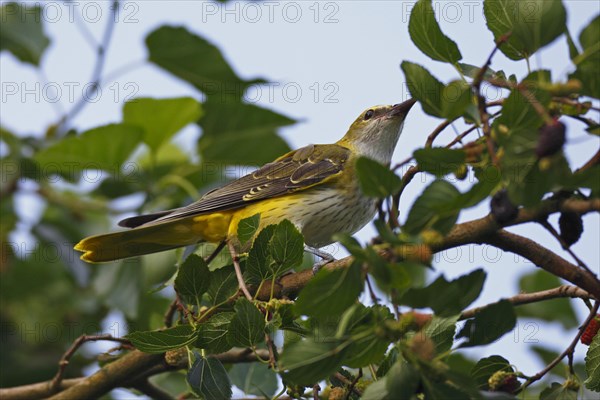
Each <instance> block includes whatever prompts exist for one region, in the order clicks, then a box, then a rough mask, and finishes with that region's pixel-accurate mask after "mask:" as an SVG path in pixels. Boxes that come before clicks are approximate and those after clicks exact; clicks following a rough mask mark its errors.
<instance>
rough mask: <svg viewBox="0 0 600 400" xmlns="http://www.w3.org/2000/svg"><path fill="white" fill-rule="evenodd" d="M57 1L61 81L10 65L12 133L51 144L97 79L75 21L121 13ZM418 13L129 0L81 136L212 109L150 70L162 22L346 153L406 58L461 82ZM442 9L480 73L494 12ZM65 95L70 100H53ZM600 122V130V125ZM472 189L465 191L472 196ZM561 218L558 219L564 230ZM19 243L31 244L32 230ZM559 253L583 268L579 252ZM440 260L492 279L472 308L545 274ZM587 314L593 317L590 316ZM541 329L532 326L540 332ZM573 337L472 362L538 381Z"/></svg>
mask: <svg viewBox="0 0 600 400" xmlns="http://www.w3.org/2000/svg"><path fill="white" fill-rule="evenodd" d="M2 3H4V2H2ZM44 3H45V4H46V7H47V8H46V12H45V15H44V20H45V31H46V33H47V35H48V36H49V37H50V38H51V40H52V43H51V46H50V47H49V48H48V49H47V50H46V53H45V54H44V57H43V59H42V67H43V71H44V74H45V78H44V79H45V80H47V82H50V83H51V84H50V85H49V86H44V83H41V84H39V83H36V82H38V81H39V80H40V79H41V77H40V75H39V74H38V73H37V72H36V70H35V69H34V68H32V67H30V66H28V65H26V64H23V63H20V62H18V60H16V59H15V58H14V57H13V56H12V55H10V54H7V53H5V52H3V53H2V54H1V55H0V73H1V78H2V85H3V88H2V110H1V117H2V125H3V126H5V127H7V128H8V129H10V130H12V131H15V132H17V133H19V134H30V135H36V136H41V135H43V134H44V132H45V129H46V128H47V127H48V125H49V124H51V123H54V122H56V121H57V120H58V119H59V117H60V115H61V114H60V113H58V112H57V110H58V109H60V108H61V107H62V108H63V109H69V108H70V107H72V105H73V103H74V102H75V101H77V100H78V99H79V97H81V95H82V89H83V87H84V86H85V85H86V84H87V83H88V82H89V80H90V77H91V72H92V69H93V65H94V62H95V57H96V55H95V51H94V50H93V49H92V48H91V47H90V46H89V45H88V43H87V42H86V41H85V40H84V38H83V37H82V35H81V30H80V29H78V27H77V25H76V23H74V21H75V19H79V20H80V21H81V22H82V23H83V24H85V25H86V26H87V27H88V28H89V30H90V31H91V32H92V34H93V35H94V36H95V37H96V38H97V40H100V38H101V36H102V32H103V30H104V27H105V25H106V19H107V17H108V15H109V13H108V9H107V7H108V4H109V2H105V1H80V2H75V4H78V6H74V7H72V8H69V7H67V6H65V5H64V4H63V3H62V2H53V1H48V2H44ZM564 4H565V6H566V8H567V13H568V15H567V23H568V27H569V29H570V31H571V33H572V34H573V36H574V37H577V36H578V35H579V32H580V31H581V29H582V28H583V27H584V26H586V25H587V24H588V23H589V21H590V20H591V19H592V18H593V17H594V16H595V15H597V14H598V12H600V2H598V1H595V0H589V1H587V0H580V1H571V0H567V1H564ZM413 5H414V2H412V1H365V0H363V1H332V2H326V1H322V2H315V1H297V2H278V1H273V2H265V3H254V4H251V3H243V2H240V3H237V2H232V3H228V4H226V5H218V4H216V3H212V2H200V1H165V0H162V1H160V0H159V1H123V2H122V8H121V12H120V14H119V16H118V22H117V24H116V27H115V32H114V36H113V40H112V43H111V46H110V48H109V51H108V55H107V60H106V66H105V68H104V71H105V72H104V74H103V76H107V74H108V75H112V76H114V77H115V79H114V80H112V81H110V82H105V84H104V86H103V87H102V91H101V94H100V95H99V96H98V98H97V100H96V102H95V103H93V104H89V105H88V106H87V107H86V109H85V110H84V111H83V112H82V113H80V114H79V116H78V117H77V118H76V119H75V120H74V126H75V127H76V128H77V129H78V130H81V131H82V130H85V129H87V128H91V127H95V126H98V125H103V124H106V123H109V122H118V121H120V120H121V107H122V104H123V102H124V101H125V100H127V99H128V98H129V97H131V96H133V97H140V96H150V97H158V98H165V97H179V96H193V97H196V98H199V94H198V92H197V91H196V90H195V89H194V88H193V87H192V86H191V85H189V84H187V83H186V82H183V81H180V80H178V79H176V78H174V77H172V76H170V75H169V74H167V73H165V72H163V71H162V70H160V69H159V68H157V67H155V66H153V65H151V64H148V63H146V64H144V63H143V60H144V59H145V58H146V48H145V45H144V38H145V36H146V35H147V34H148V33H149V32H151V31H152V30H154V29H156V28H157V27H159V26H161V25H164V24H170V25H182V26H185V27H187V28H188V29H189V30H191V31H193V32H195V33H196V34H199V35H201V36H202V37H204V38H206V39H208V40H209V41H211V42H212V43H214V44H215V45H217V46H218V47H219V48H220V49H221V51H222V52H223V54H224V55H225V57H226V59H227V60H228V61H229V62H230V63H231V65H232V66H233V68H234V70H235V71H236V72H237V73H238V74H239V75H240V76H241V77H244V78H255V77H264V78H265V79H267V80H268V81H269V82H273V83H272V84H270V85H268V86H263V87H262V88H261V89H260V90H259V91H258V90H255V91H252V92H251V93H248V96H247V98H248V100H249V101H251V102H256V103H257V104H259V105H261V106H264V107H268V108H272V109H273V110H276V111H278V112H281V113H283V114H286V115H289V116H291V117H294V118H297V119H299V120H301V121H302V122H301V123H298V124H296V125H294V126H292V127H290V128H286V129H283V130H281V134H282V135H283V137H284V138H285V139H286V140H287V141H288V143H289V144H290V146H291V147H292V148H295V147H300V146H303V145H306V144H308V143H328V142H333V141H335V140H337V139H338V138H339V137H341V136H342V135H343V134H344V133H345V131H346V129H347V127H348V126H349V124H350V123H351V122H352V121H353V120H354V119H355V118H356V116H357V115H358V114H359V113H360V112H361V111H362V110H364V109H366V108H368V107H369V106H372V105H376V104H393V103H398V102H400V101H403V100H406V99H407V98H408V97H409V94H408V91H407V90H406V87H405V83H404V76H403V74H402V71H401V70H400V67H399V65H400V63H401V62H402V61H404V60H409V61H413V62H417V63H419V64H422V65H424V66H425V67H426V68H428V69H429V70H430V71H431V72H432V73H433V74H434V75H435V76H437V77H438V79H440V80H441V81H443V82H448V81H450V80H453V79H457V78H458V75H457V73H456V72H455V71H454V69H453V68H451V67H449V66H448V65H446V64H444V63H440V62H435V61H432V60H430V59H429V58H427V57H426V56H425V55H423V54H422V53H421V52H420V51H419V50H418V49H417V48H416V47H415V46H414V45H413V44H412V42H411V41H410V38H409V35H408V18H409V15H410V10H411V8H412V6H413ZM434 7H435V10H436V16H437V19H438V21H440V24H441V27H442V30H443V31H444V33H446V34H447V35H448V36H449V37H451V38H452V39H454V40H455V41H456V42H457V44H458V46H459V48H460V50H461V52H462V55H463V60H462V61H463V62H466V63H470V64H475V65H481V64H482V63H483V62H484V61H485V60H486V58H487V56H488V54H489V53H490V51H491V50H492V48H493V37H492V34H491V33H490V32H489V31H488V30H487V28H486V26H485V21H484V18H483V7H482V3H481V2H479V1H442V2H434ZM138 62H140V63H139V64H138ZM531 64H532V69H536V68H538V67H539V66H543V67H544V68H546V69H550V70H552V73H553V78H555V79H556V78H563V79H564V78H566V76H567V73H568V72H570V71H571V68H572V67H571V66H570V61H569V59H568V51H567V47H566V41H565V39H564V37H561V38H559V39H558V40H556V41H555V42H554V43H553V44H551V45H550V46H548V47H546V48H545V49H543V50H542V51H540V52H538V54H536V55H535V56H534V57H533V58H532V60H531ZM132 65H137V67H135V68H132V69H127V70H126V71H125V73H122V74H118V75H116V76H115V75H114V74H112V72H114V71H117V70H119V69H121V68H122V67H124V66H132ZM491 67H492V69H494V70H499V69H504V70H505V71H506V72H509V71H510V73H515V74H516V75H517V76H518V77H519V78H522V77H523V76H524V75H525V74H526V72H527V69H526V65H525V62H524V61H522V62H519V63H514V62H512V61H510V60H508V59H507V58H505V57H504V56H503V55H502V54H501V53H497V55H496V57H495V58H494V60H493V63H492V66H491ZM6 84H17V85H18V93H16V94H12V95H8V94H6V92H5V85H6ZM36 85H37V86H36ZM56 88H59V91H58V92H54V90H55V89H56ZM70 88H73V89H72V90H73V92H74V98H70V90H71V89H70ZM298 89H299V90H298ZM27 90H29V91H30V92H26V91H27ZM27 93H29V94H27ZM57 93H58V95H57ZM487 95H488V98H490V100H494V99H498V98H499V96H500V93H499V92H497V90H496V89H494V88H489V90H488V91H487ZM128 96H129V97H128ZM55 98H58V99H59V100H60V101H59V102H58V103H52V101H53V100H54V99H55ZM58 104H60V106H59V105H58ZM593 118H596V119H597V118H598V114H597V113H596V114H595V115H593ZM563 120H566V123H567V125H568V141H569V144H570V145H569V146H568V153H567V157H568V159H569V161H570V164H571V166H572V167H578V166H580V165H582V164H583V163H584V162H585V161H586V160H587V159H588V158H589V157H590V156H591V155H592V154H593V153H594V152H595V151H596V150H597V148H598V145H599V141H598V139H596V138H592V137H590V136H589V135H587V134H586V133H585V132H584V131H583V129H582V125H581V124H579V123H574V122H572V121H573V120H570V119H563ZM440 122H441V121H440V120H438V119H434V118H431V117H429V116H426V115H425V114H424V113H423V112H422V110H421V108H420V106H419V105H417V106H415V108H414V109H413V111H412V112H411V114H410V115H409V117H408V120H407V122H406V124H405V127H404V131H403V135H402V137H401V139H400V143H399V145H398V147H397V149H396V153H395V160H396V161H399V160H402V159H404V158H406V157H408V156H409V155H411V154H412V151H413V150H415V149H416V148H418V147H419V146H422V145H423V143H424V141H425V138H426V136H427V134H429V133H430V132H431V131H432V130H433V128H434V127H435V126H436V125H437V124H439V123H440ZM461 127H462V125H461V124H456V128H457V130H458V132H460V131H461ZM198 135H199V129H198V128H197V127H195V126H189V127H187V128H185V129H184V130H183V131H182V132H181V133H180V134H179V135H178V136H177V138H176V141H177V142H178V143H179V144H182V146H186V147H188V148H190V147H191V146H190V143H192V142H193V140H195V139H196V138H197V136H198ZM453 137H454V132H453V130H452V129H448V130H447V132H446V134H445V135H442V136H440V138H438V140H439V142H437V143H438V144H439V145H443V144H445V143H447V142H448V141H449V140H451V139H452V138H453ZM424 182H425V176H423V177H421V176H419V177H417V178H416V179H415V180H414V181H413V182H412V183H411V185H410V186H409V189H407V191H406V192H405V194H404V195H403V200H402V204H401V206H402V209H403V210H405V211H406V210H408V208H409V207H410V205H411V204H412V202H413V200H414V197H415V196H416V195H417V194H418V193H420V191H421V190H422V189H423V188H424ZM467 186H468V185H465V184H462V185H459V187H460V188H461V190H464V189H465V188H466V187H467ZM21 200H22V201H24V202H25V201H27V202H26V203H23V204H26V206H24V207H23V208H24V210H22V213H23V214H24V215H25V216H26V217H27V218H28V220H29V221H30V223H35V220H36V215H37V214H39V210H38V211H36V210H37V207H35V206H30V204H34V203H35V201H33V200H32V199H25V198H23V199H21ZM25 208H26V209H25ZM487 212H488V204H487V202H485V203H484V204H482V205H480V206H479V207H476V208H474V209H471V210H468V211H466V212H463V213H462V214H461V221H465V220H468V219H472V218H477V217H481V216H483V215H485V214H486V213H487ZM556 219H557V218H556V217H555V218H552V219H551V221H552V222H556ZM510 230H511V231H513V232H517V233H522V234H525V235H527V236H529V237H533V238H534V239H535V240H536V241H538V242H539V243H540V244H542V245H547V246H551V248H553V249H555V250H556V249H558V246H557V244H556V243H555V240H554V239H553V238H552V237H551V236H550V235H549V234H548V233H546V232H545V231H544V230H543V229H542V228H539V227H537V226H533V224H529V225H527V226H520V227H516V228H511V229H510ZM373 232H374V230H373V229H372V228H371V227H370V226H368V227H366V228H365V229H363V230H362V231H361V232H360V233H359V234H358V237H359V239H361V240H362V241H366V240H368V239H370V238H371V237H372V235H373ZM18 237H20V238H21V237H22V238H26V237H27V236H26V235H25V234H24V233H23V232H21V234H20V235H19V236H18ZM598 237H599V218H598V215H597V214H594V215H592V216H588V217H586V218H585V234H584V236H583V237H582V239H581V240H580V241H579V242H578V243H577V244H576V245H575V246H574V247H573V250H574V251H575V252H576V254H578V255H579V256H580V257H582V258H583V259H584V260H585V261H586V262H588V265H590V266H591V267H592V268H594V269H595V271H596V272H598V262H599V260H600V254H599V253H600V250H599V246H598V243H597V241H598ZM330 250H331V249H330ZM334 251H335V249H334ZM557 251H558V253H559V254H561V255H562V256H564V257H565V258H566V259H568V260H571V259H570V258H569V256H568V254H566V253H563V252H561V251H559V250H557ZM338 255H339V256H341V255H342V253H341V252H340V253H338ZM438 260H439V262H437V263H436V264H435V267H436V269H437V271H439V272H444V273H445V274H446V276H447V277H450V278H453V277H456V276H459V275H461V274H463V273H465V272H468V271H470V270H472V269H474V268H476V267H480V266H481V267H483V268H484V269H485V270H486V271H487V272H488V278H487V281H486V284H485V287H484V291H483V293H482V295H481V297H480V298H479V299H478V300H477V301H476V303H474V304H473V305H482V304H486V303H489V302H492V301H496V300H498V299H499V298H501V297H508V296H511V295H514V294H516V293H517V291H518V288H517V278H518V277H519V276H521V274H522V273H523V272H532V271H534V270H535V267H534V266H532V265H531V264H530V263H527V262H524V261H523V260H519V259H518V257H515V256H513V255H512V254H501V253H500V252H499V251H496V250H495V249H493V248H486V247H479V246H473V247H469V248H467V247H463V248H461V249H458V250H450V251H449V252H447V253H445V254H442V255H440V256H439V257H438ZM577 304H578V305H579V306H578V313H579V315H580V319H581V320H583V318H584V317H585V315H586V309H585V307H583V306H581V305H580V304H579V303H577ZM528 322H532V324H530V325H527V324H528ZM573 334H574V332H565V331H564V330H563V329H562V328H561V327H560V325H559V324H551V325H549V324H541V323H539V322H537V321H528V320H526V319H520V320H519V325H518V326H517V327H516V328H515V331H514V334H510V333H509V334H507V335H505V336H504V337H503V338H502V339H501V340H500V341H499V342H497V343H495V344H493V345H491V346H486V347H482V348H475V349H472V350H469V351H465V354H472V355H473V357H482V356H488V355H492V354H497V353H501V354H503V355H505V356H506V357H507V358H508V359H509V361H511V362H512V363H514V364H516V365H517V366H518V367H519V368H520V369H521V370H522V371H523V372H524V373H525V374H533V373H535V372H537V371H538V370H539V369H540V368H541V367H543V365H541V364H540V363H539V362H538V361H537V359H536V358H535V357H534V356H533V355H532V354H531V353H530V352H528V351H527V348H528V347H530V346H531V340H534V341H539V343H540V344H545V345H549V346H552V347H555V348H556V349H557V350H562V349H563V348H564V347H565V346H566V343H568V341H570V340H571V337H572V335H573ZM526 339H529V343H526V341H527V340H526ZM507 350H508V351H507ZM583 350H584V349H583V347H579V348H578V351H577V353H576V354H577V359H582V356H583Z"/></svg>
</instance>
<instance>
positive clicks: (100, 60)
mask: <svg viewBox="0 0 600 400" xmlns="http://www.w3.org/2000/svg"><path fill="white" fill-rule="evenodd" d="M109 9H110V11H111V13H110V15H109V16H108V22H107V24H106V28H105V29H104V35H103V36H102V42H101V43H100V44H99V45H98V46H97V50H96V51H97V58H96V64H95V65H94V70H93V72H92V78H91V80H90V81H91V86H90V88H89V90H86V93H84V95H82V96H81V98H80V99H79V101H78V102H77V103H75V105H74V106H73V108H71V110H70V111H69V112H68V113H67V114H65V115H64V116H63V117H62V118H61V120H60V121H59V122H58V124H57V132H59V133H62V132H63V131H64V130H65V128H66V127H67V128H68V123H69V121H71V120H72V119H73V118H75V116H76V115H77V114H79V113H80V112H81V110H83V109H84V108H85V106H86V105H87V104H88V100H89V98H90V97H92V96H94V95H95V94H96V92H97V91H98V88H99V87H100V77H101V75H102V70H103V69H104V64H105V62H106V53H107V51H108V46H109V44H110V39H111V38H112V34H113V31H114V27H115V21H116V18H115V16H116V13H117V12H118V9H119V0H113V1H112V5H111V6H109Z"/></svg>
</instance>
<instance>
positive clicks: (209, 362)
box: [186, 352, 232, 400]
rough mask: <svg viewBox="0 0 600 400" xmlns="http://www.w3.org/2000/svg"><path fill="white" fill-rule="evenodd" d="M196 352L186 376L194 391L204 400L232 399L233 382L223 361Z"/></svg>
mask: <svg viewBox="0 0 600 400" xmlns="http://www.w3.org/2000/svg"><path fill="white" fill-rule="evenodd" d="M194 354H195V357H196V359H195V360H194V363H193V364H192V367H191V368H190V369H189V370H188V373H187V376H186V380H187V382H188V383H189V385H190V387H191V388H192V390H193V391H194V393H195V394H196V395H198V396H202V398H203V399H204V400H226V399H231V396H232V391H231V382H230V381H229V376H228V375H227V371H226V370H225V367H223V364H221V361H219V360H218V359H216V358H214V357H207V358H204V357H202V356H201V355H200V354H198V353H196V352H195V353H194Z"/></svg>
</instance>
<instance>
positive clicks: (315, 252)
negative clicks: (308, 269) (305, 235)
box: [304, 245, 335, 275]
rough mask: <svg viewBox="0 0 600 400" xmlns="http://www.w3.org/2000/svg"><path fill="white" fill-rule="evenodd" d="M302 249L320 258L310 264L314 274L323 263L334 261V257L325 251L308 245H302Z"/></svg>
mask: <svg viewBox="0 0 600 400" xmlns="http://www.w3.org/2000/svg"><path fill="white" fill-rule="evenodd" d="M304 251H306V252H307V253H310V254H313V255H315V256H317V257H320V258H321V261H319V262H316V263H315V264H314V265H313V266H312V272H313V275H316V274H317V272H319V270H320V269H321V268H323V267H324V266H325V265H327V264H329V263H330V262H332V261H335V258H334V257H333V256H332V255H331V254H329V253H327V252H325V251H322V250H319V249H317V248H315V247H310V246H307V245H304Z"/></svg>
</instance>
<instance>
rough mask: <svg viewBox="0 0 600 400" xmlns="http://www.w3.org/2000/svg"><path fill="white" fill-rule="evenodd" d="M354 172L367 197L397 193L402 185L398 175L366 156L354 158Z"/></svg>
mask: <svg viewBox="0 0 600 400" xmlns="http://www.w3.org/2000/svg"><path fill="white" fill-rule="evenodd" d="M356 174H357V175H358V181H359V183H360V188H361V190H362V192H363V193H364V194H365V195H366V196H369V197H378V198H384V197H388V196H391V195H393V194H394V193H397V192H398V191H399V190H400V187H401V186H402V180H401V179H400V177H399V176H398V175H396V174H395V173H394V172H393V171H391V170H390V169H389V168H388V167H386V166H384V165H382V164H380V163H379V162H377V161H375V160H371V159H370V158H367V157H359V159H358V160H356Z"/></svg>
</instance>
